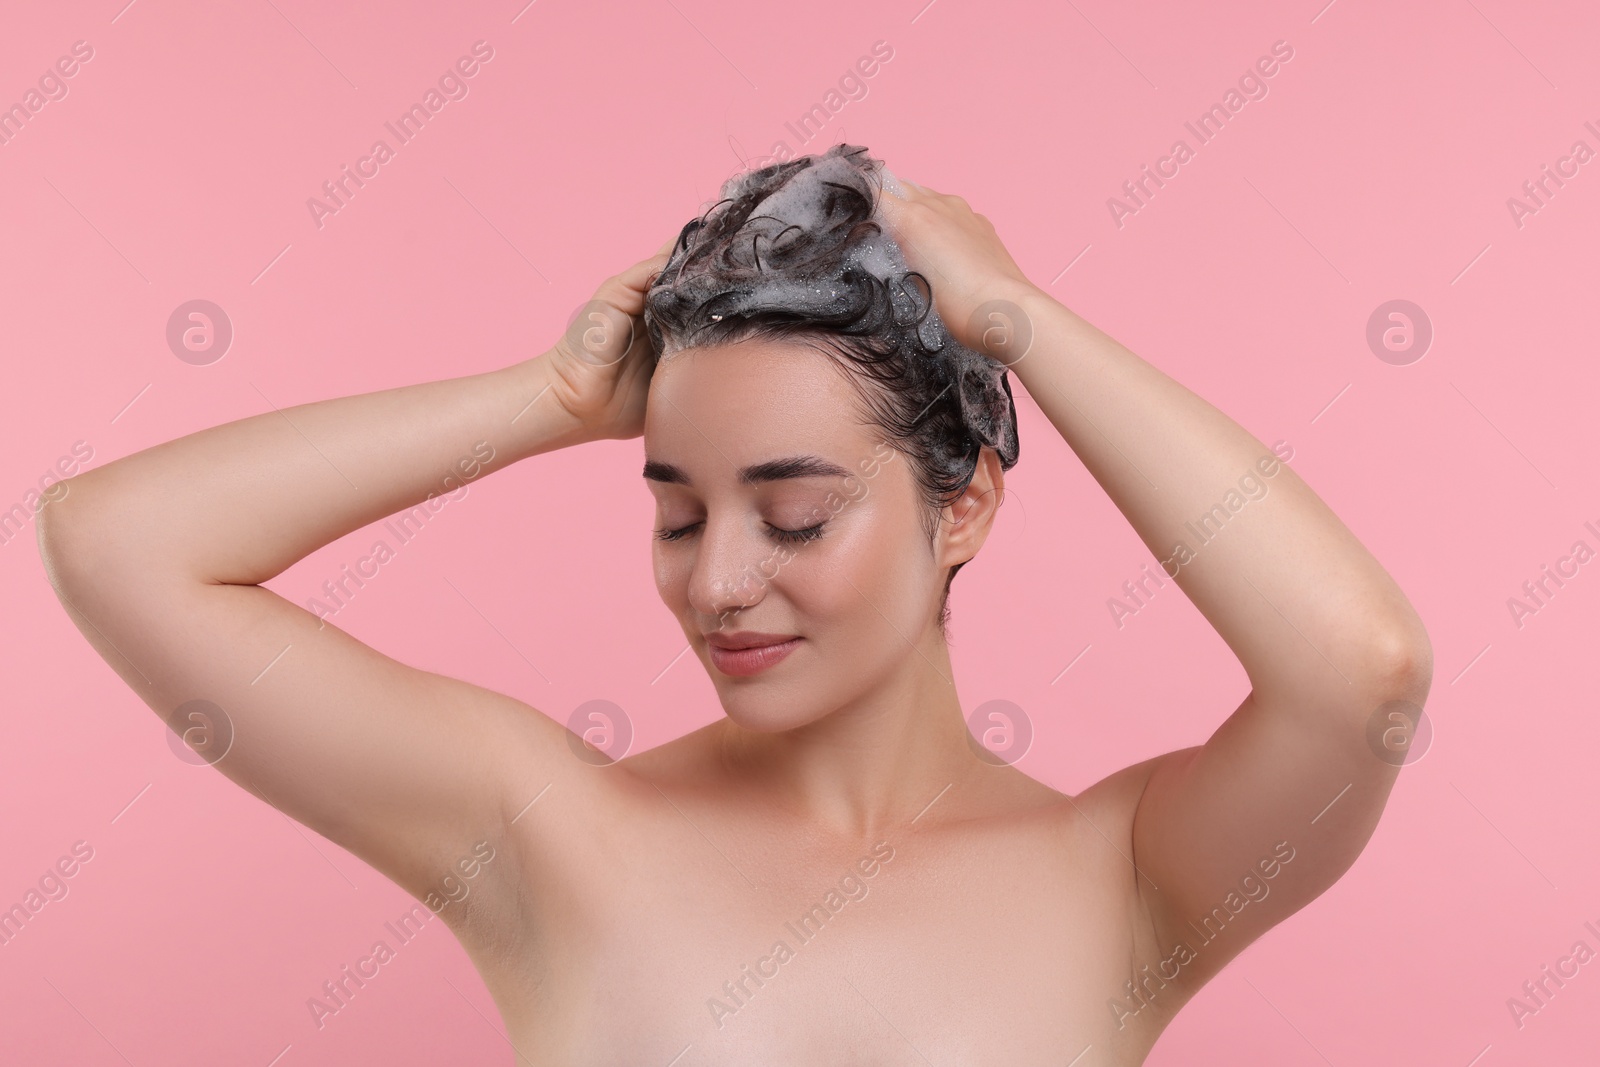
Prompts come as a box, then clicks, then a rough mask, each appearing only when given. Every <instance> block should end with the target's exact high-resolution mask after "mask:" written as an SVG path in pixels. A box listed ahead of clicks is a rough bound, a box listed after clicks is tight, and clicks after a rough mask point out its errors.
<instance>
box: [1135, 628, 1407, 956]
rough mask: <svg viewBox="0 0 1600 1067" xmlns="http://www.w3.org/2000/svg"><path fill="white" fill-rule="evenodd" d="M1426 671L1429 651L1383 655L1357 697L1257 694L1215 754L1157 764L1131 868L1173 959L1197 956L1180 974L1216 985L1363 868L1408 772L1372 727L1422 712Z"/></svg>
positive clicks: (1220, 732) (1142, 804) (1189, 753)
mask: <svg viewBox="0 0 1600 1067" xmlns="http://www.w3.org/2000/svg"><path fill="white" fill-rule="evenodd" d="M1427 660H1428V653H1427V650H1426V647H1425V645H1423V646H1421V647H1420V648H1419V647H1418V646H1416V645H1412V644H1407V643H1405V642H1396V643H1392V644H1390V645H1388V646H1375V650H1374V652H1373V654H1372V656H1371V658H1370V659H1369V660H1368V664H1367V667H1368V669H1367V670H1365V671H1364V672H1362V673H1359V674H1357V675H1354V676H1352V677H1351V679H1350V681H1349V683H1348V684H1343V683H1340V682H1339V681H1338V680H1337V679H1335V680H1334V682H1333V683H1332V684H1331V685H1330V686H1329V687H1327V689H1326V690H1325V691H1321V692H1305V693H1299V694H1293V693H1276V694H1264V693H1262V692H1260V691H1259V690H1258V691H1254V692H1252V693H1251V694H1250V695H1248V696H1247V697H1245V699H1244V701H1243V702H1242V703H1241V704H1240V705H1239V707H1238V708H1237V709H1236V710H1235V711H1234V712H1233V714H1232V715H1230V716H1229V717H1228V719H1227V720H1226V721H1225V722H1224V723H1223V724H1222V725H1221V726H1220V727H1219V728H1218V729H1217V731H1216V732H1215V733H1214V734H1213V735H1212V736H1211V738H1210V739H1209V740H1208V741H1207V742H1206V743H1205V744H1204V745H1201V746H1198V747H1195V748H1188V749H1183V750H1181V751H1177V752H1171V753H1168V754H1167V755H1165V756H1162V757H1160V758H1158V759H1156V760H1154V761H1151V762H1150V764H1149V772H1148V775H1147V776H1145V781H1144V787H1143V790H1142V793H1141V794H1140V796H1139V798H1138V801H1137V804H1136V807H1135V810H1134V817H1133V826H1132V842H1131V844H1132V854H1133V861H1134V863H1135V864H1136V865H1137V867H1138V870H1139V871H1140V872H1142V874H1143V875H1144V876H1145V877H1142V878H1140V880H1139V883H1138V884H1139V888H1140V892H1141V894H1142V896H1143V899H1144V902H1145V905H1146V911H1147V913H1148V915H1149V921H1150V923H1151V926H1152V928H1153V930H1154V933H1155V936H1156V938H1157V943H1158V944H1159V945H1160V946H1162V954H1163V957H1165V956H1167V955H1168V954H1169V953H1172V952H1173V951H1174V949H1176V948H1177V946H1178V945H1179V944H1180V943H1182V944H1185V945H1187V946H1188V948H1189V951H1190V952H1191V953H1192V955H1193V958H1192V959H1191V960H1189V961H1188V965H1187V966H1181V967H1179V970H1180V971H1181V972H1182V973H1184V974H1186V975H1188V976H1189V977H1190V978H1192V979H1197V980H1199V981H1204V980H1205V979H1206V978H1208V977H1210V976H1211V975H1213V974H1215V973H1216V972H1217V971H1218V970H1220V969H1221V967H1222V966H1223V964H1225V963H1227V962H1228V961H1229V960H1230V959H1232V958H1233V957H1235V956H1237V955H1238V954H1239V952H1240V951H1242V950H1243V949H1244V948H1245V946H1246V945H1248V944H1249V943H1250V942H1251V941H1253V940H1255V939H1256V938H1257V937H1260V936H1261V934H1263V933H1265V932H1266V931H1267V930H1268V929H1270V928H1271V927H1272V926H1274V925H1276V924H1277V923H1279V922H1281V921H1283V920H1284V919H1285V918H1287V917H1288V916H1290V915H1291V914H1293V913H1294V912H1296V911H1298V910H1299V909H1300V908H1302V907H1304V906H1305V905H1306V904H1308V903H1310V902H1311V901H1312V900H1313V899H1315V898H1316V897H1317V896H1318V895H1320V894H1321V893H1322V892H1323V891H1324V890H1326V889H1327V888H1328V887H1329V886H1331V885H1332V884H1333V883H1334V882H1335V881H1336V880H1337V879H1338V878H1339V877H1340V876H1341V875H1343V874H1344V872H1345V871H1346V870H1348V869H1349V867H1350V865H1351V864H1353V863H1354V862H1355V859H1356V857H1357V856H1358V855H1359V854H1360V852H1361V850H1362V848H1364V847H1365V845H1366V843H1367V840H1368V839H1369V838H1370V837H1371V835H1372V832H1373V830H1374V829H1375V827H1376V825H1377V822H1378V818H1379V816H1380V815H1381V814H1382V812H1383V807H1384V804H1385V802H1386V801H1387V799H1388V796H1389V791H1390V789H1391V787H1392V786H1393V784H1394V780H1395V777H1396V775H1397V774H1398V772H1399V767H1398V766H1397V765H1396V764H1395V763H1393V762H1390V761H1388V760H1386V759H1384V758H1381V757H1380V756H1379V755H1378V754H1377V753H1376V752H1375V751H1374V750H1373V748H1372V747H1371V746H1370V745H1369V742H1368V722H1369V719H1370V718H1371V716H1372V713H1373V712H1375V711H1376V710H1377V709H1378V708H1380V707H1381V706H1382V705H1383V704H1385V703H1386V702H1388V701H1391V700H1404V701H1408V702H1410V703H1411V704H1413V705H1416V706H1418V707H1420V705H1421V704H1422V702H1423V701H1424V700H1425V699H1426V695H1427V690H1428V685H1429V682H1430V680H1431V666H1429V665H1428V663H1427ZM1181 955H1182V953H1180V956H1181ZM1179 962H1180V963H1181V962H1182V961H1181V960H1180V961H1179Z"/></svg>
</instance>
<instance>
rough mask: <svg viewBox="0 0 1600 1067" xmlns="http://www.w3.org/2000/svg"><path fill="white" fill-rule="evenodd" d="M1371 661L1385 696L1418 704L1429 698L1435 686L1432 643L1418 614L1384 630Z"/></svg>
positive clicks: (1370, 663)
mask: <svg viewBox="0 0 1600 1067" xmlns="http://www.w3.org/2000/svg"><path fill="white" fill-rule="evenodd" d="M1368 662H1369V665H1370V671H1371V677H1372V679H1373V683H1374V685H1375V686H1376V687H1377V688H1378V689H1379V690H1380V692H1381V695H1382V696H1383V698H1384V699H1386V700H1408V701H1411V702H1412V703H1415V704H1418V705H1420V704H1422V702H1423V701H1424V700H1426V699H1427V697H1428V690H1429V689H1430V688H1431V687H1432V685H1433V642H1432V641H1431V640H1429V638H1428V631H1427V629H1426V627H1424V626H1423V625H1422V620H1421V619H1420V618H1418V617H1417V616H1415V615H1412V616H1410V617H1408V618H1406V619H1404V620H1402V621H1401V622H1400V623H1398V624H1394V625H1390V626H1388V627H1385V628H1384V629H1382V630H1381V631H1380V636H1379V637H1378V638H1377V639H1376V640H1375V641H1374V643H1373V650H1372V652H1371V654H1370V658H1369V660H1368Z"/></svg>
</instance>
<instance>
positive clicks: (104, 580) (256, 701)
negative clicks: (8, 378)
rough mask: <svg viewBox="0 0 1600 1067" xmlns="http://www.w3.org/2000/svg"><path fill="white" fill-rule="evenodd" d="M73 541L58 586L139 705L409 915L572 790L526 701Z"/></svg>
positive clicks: (51, 547) (501, 868)
mask: <svg viewBox="0 0 1600 1067" xmlns="http://www.w3.org/2000/svg"><path fill="white" fill-rule="evenodd" d="M46 510H47V511H48V509H46ZM74 536H75V535H74V533H73V531H71V530H68V531H66V532H63V531H61V530H58V529H57V530H51V531H46V530H45V529H44V528H43V527H41V531H40V537H41V545H42V546H44V547H45V552H44V555H45V560H46V564H47V567H48V569H49V571H50V574H51V580H52V584H54V585H55V587H56V589H57V592H58V594H59V595H60V596H61V599H62V602H63V604H64V606H66V607H67V609H68V612H69V614H70V615H71V616H72V618H73V620H74V622H75V623H77V625H78V627H79V628H80V630H82V631H83V633H84V635H85V636H86V637H87V638H88V639H89V640H90V642H91V643H92V644H93V645H94V646H95V648H96V650H97V651H98V652H99V653H100V654H101V655H102V656H103V657H104V658H105V659H106V660H107V662H108V663H110V664H111V665H112V666H113V668H114V669H116V670H117V672H118V673H119V674H120V675H121V676H122V678H123V679H124V680H125V681H127V682H128V684H129V685H130V686H131V687H132V688H133V689H134V691H135V692H136V693H137V694H138V695H139V697H140V698H141V699H142V700H144V701H145V703H146V704H148V705H149V706H150V707H151V708H152V709H153V710H154V711H155V712H156V713H157V714H158V715H159V716H161V718H162V719H163V720H165V721H167V722H168V723H169V725H171V726H172V727H173V728H174V730H175V731H176V732H178V733H180V734H181V733H183V732H184V731H185V730H191V729H192V730H194V731H195V735H194V740H195V741H196V742H204V743H203V744H202V745H201V747H200V748H199V751H200V752H201V753H202V754H203V755H205V757H206V758H207V759H208V760H214V761H215V762H214V766H215V767H216V769H217V770H218V771H220V772H222V773H223V774H224V775H226V776H227V777H228V778H230V779H232V780H233V781H234V782H236V783H238V784H239V785H240V786H242V787H244V788H245V789H247V790H249V791H250V792H252V793H253V794H255V795H257V796H259V797H261V798H262V799H264V800H266V801H267V802H268V803H269V804H271V805H272V806H273V807H275V808H278V809H279V810H281V811H283V812H284V813H285V814H287V815H289V816H291V817H292V818H294V819H296V820H298V821H300V822H301V823H303V824H305V825H306V826H309V827H310V828H312V829H313V830H315V831H317V832H318V833H320V834H322V835H323V836H325V837H327V838H328V839H329V840H332V841H334V842H335V843H337V844H339V845H340V846H342V847H344V848H346V849H348V850H349V851H350V852H352V853H354V854H355V855H357V856H359V857H360V858H361V859H363V860H365V861H366V862H368V863H369V864H371V865H372V866H373V867H375V868H377V869H378V870H379V871H381V872H383V873H384V874H385V875H387V876H388V877H390V878H391V879H393V880H394V881H395V882H396V883H398V884H399V885H400V886H401V887H402V888H404V889H406V890H407V891H408V892H410V893H412V894H413V895H414V896H416V897H417V898H418V899H419V900H426V899H427V896H428V894H430V893H438V892H445V891H446V890H443V889H441V886H447V885H449V884H450V883H446V882H445V881H444V879H446V878H447V877H449V876H450V875H452V874H455V876H456V877H457V878H460V877H461V873H460V871H461V870H466V869H468V868H461V869H460V870H458V864H460V863H462V862H463V861H465V862H467V863H468V864H469V867H470V865H471V862H472V856H473V855H474V845H475V844H476V843H478V842H480V841H485V840H487V841H491V842H496V841H500V840H503V838H504V837H505V835H506V834H507V832H508V829H507V828H508V826H509V824H510V822H511V821H512V820H513V819H514V818H516V816H517V815H518V813H519V810H520V809H522V808H523V806H524V805H526V804H527V802H528V801H529V800H531V799H533V798H534V797H535V796H536V795H537V794H538V793H539V792H540V790H541V789H543V788H544V787H545V786H546V785H549V784H551V783H552V782H554V781H556V780H557V779H560V778H564V777H566V776H569V775H571V774H573V773H574V765H575V764H576V762H577V761H575V760H571V759H569V758H566V757H565V744H564V739H565V736H566V733H567V731H566V730H565V729H564V728H563V727H562V726H560V725H559V724H558V723H555V722H552V721H551V720H550V719H548V718H547V717H545V716H544V715H542V714H540V713H539V712H538V711H536V710H535V709H533V708H531V707H529V706H528V705H526V704H523V703H521V702H520V701H517V700H515V699H512V698H510V697H507V696H504V695H502V694H498V693H494V692H491V691H489V690H486V689H483V688H480V687H478V686H474V685H471V684H469V683H467V682H463V681H459V680H457V679H453V678H448V677H445V676H442V675H438V674H434V673H431V672H428V671H423V670H418V669H416V668H413V667H409V666H407V665H405V664H403V663H400V662H397V661H396V660H393V659H391V658H389V657H388V656H385V655H383V654H382V653H380V652H378V651H376V650H374V649H372V648H370V647H368V646H367V645H365V644H362V643H361V642H360V641H358V640H356V639H355V638H353V637H351V636H350V635H349V634H346V633H344V632H343V631H342V630H339V629H338V628H336V627H334V626H333V625H332V624H331V623H326V622H325V621H321V620H318V619H317V618H316V617H315V616H314V615H312V614H311V613H309V612H307V611H305V610H303V609H301V608H300V607H298V606H296V605H294V604H291V603H290V602H288V601H286V600H284V599H283V598H282V597H280V596H278V595H277V594H276V593H273V592H272V591H270V590H268V589H265V588H262V587H260V586H255V585H226V584H215V583H208V582H200V581H196V580H194V579H192V578H186V577H180V576H176V575H173V574H161V573H152V572H150V571H148V570H146V569H143V568H140V567H139V566H138V565H137V563H136V561H131V560H128V559H126V558H119V557H118V555H117V554H116V553H115V552H111V551H105V550H96V549H92V548H89V547H87V546H84V545H81V544H74ZM192 701H206V702H209V704H210V705H214V706H215V707H216V708H217V709H220V714H214V715H213V718H215V720H216V721H214V722H210V721H206V720H205V719H200V718H187V717H185V713H187V712H189V711H193V710H196V709H200V710H209V709H206V708H205V706H204V705H199V704H190V702H192ZM230 734H231V738H230V736H229V735H230ZM219 757H220V758H219ZM533 822H535V820H528V821H527V822H526V823H524V824H523V825H522V827H520V828H519V829H524V830H525V829H526V827H527V826H528V825H529V824H531V823H533ZM520 852H521V850H520V849H506V850H504V853H509V854H511V855H519V854H520ZM511 862H512V861H511V860H510V859H509V858H508V859H507V860H506V861H503V862H501V863H499V864H496V865H493V867H492V869H493V871H494V873H493V875H491V880H494V881H499V880H500V879H501V878H504V877H506V876H509V875H512V874H513V872H512V871H510V870H507V867H508V865H509V864H510V863H511ZM434 910H438V909H437V908H435V909H434Z"/></svg>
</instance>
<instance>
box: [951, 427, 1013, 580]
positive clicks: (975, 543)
mask: <svg viewBox="0 0 1600 1067" xmlns="http://www.w3.org/2000/svg"><path fill="white" fill-rule="evenodd" d="M1004 496H1005V472H1004V471H1002V470H1001V469H1000V456H999V455H998V454H997V453H996V452H995V450H994V449H992V448H990V447H989V446H987V445H984V446H983V447H982V449H981V450H980V451H979V453H978V465H977V468H976V469H975V470H974V471H973V472H972V481H970V482H968V483H967V488H966V489H965V490H963V491H962V493H961V495H960V496H959V497H957V498H956V499H955V501H954V502H953V503H951V504H950V505H949V506H948V507H946V508H945V509H944V512H943V513H942V514H941V515H940V522H939V549H938V565H939V566H940V567H953V566H955V565H956V564H958V563H965V562H967V561H968V560H970V559H972V557H974V556H976V555H977V554H978V550H979V549H980V548H982V547H983V543H984V541H986V540H987V539H988V537H989V531H990V530H991V529H993V528H994V517H995V513H996V512H997V511H998V510H999V509H1000V501H1001V498H1002V497H1004Z"/></svg>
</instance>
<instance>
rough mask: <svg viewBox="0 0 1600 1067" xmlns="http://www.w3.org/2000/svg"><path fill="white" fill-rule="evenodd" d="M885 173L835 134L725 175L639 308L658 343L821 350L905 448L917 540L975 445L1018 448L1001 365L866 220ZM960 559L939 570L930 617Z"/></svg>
mask: <svg viewBox="0 0 1600 1067" xmlns="http://www.w3.org/2000/svg"><path fill="white" fill-rule="evenodd" d="M891 180H892V179H891ZM884 181H885V179H884V177H883V164H882V162H881V161H880V160H876V159H874V158H872V157H871V156H869V155H867V150H866V149H865V148H862V147H859V146H855V145H847V144H838V145H835V146H834V147H833V148H831V149H829V150H828V151H827V152H825V153H822V154H821V155H814V156H802V157H800V158H798V159H793V160H788V161H785V162H782V163H774V164H772V165H771V166H767V167H762V168H760V169H759V170H753V171H747V172H745V173H742V174H738V175H735V176H734V177H732V178H730V179H728V181H727V182H725V183H724V184H723V187H722V199H721V200H719V201H718V202H717V203H715V204H713V205H712V206H711V207H710V208H709V209H707V211H706V212H705V213H704V214H703V215H701V216H699V217H698V218H694V219H691V220H690V221H689V222H688V223H687V224H686V225H685V226H684V227H683V230H682V232H681V233H680V234H679V235H678V240H677V243H676V244H675V245H674V246H673V249H672V253H671V256H670V257H669V258H668V261H667V264H666V266H665V267H663V268H662V270H661V272H660V273H659V274H658V275H657V276H656V277H655V279H654V280H653V281H652V283H651V285H650V288H649V291H648V292H647V294H646V297H645V310H644V322H645V327H646V329H647V330H648V332H649V335H650V341H651V344H652V346H653V350H654V352H655V353H656V356H657V358H658V359H659V358H662V356H664V355H670V354H671V353H672V352H675V351H677V350H679V349H683V348H690V347H712V346H717V345H727V344H733V343H735V342H738V341H744V340H773V341H788V342H792V343H799V344H804V345H807V346H809V347H812V348H814V349H817V350H819V351H822V352H824V353H825V354H828V355H830V356H832V357H834V359H835V360H836V362H839V363H840V365H841V366H842V367H844V368H845V369H846V370H847V371H851V372H852V373H849V374H847V375H846V378H847V379H848V380H849V381H850V382H851V383H852V384H853V385H854V386H855V387H856V392H857V394H858V396H859V397H860V399H861V401H862V405H863V412H862V413H863V415H864V416H865V417H867V418H868V419H870V420H871V422H872V423H874V424H876V425H877V426H878V427H880V428H881V429H882V431H883V434H884V436H885V438H886V443H887V444H889V445H890V446H891V447H893V448H895V449H896V450H897V451H899V452H901V453H902V454H904V455H905V456H906V457H907V459H908V461H909V462H910V463H911V466H912V474H913V477H914V478H915V480H916V482H917V485H918V487H919V489H920V491H921V495H922V498H923V501H924V503H925V504H926V512H925V515H924V521H923V529H924V531H925V532H926V534H927V536H928V540H929V541H930V542H931V541H932V540H933V538H934V536H935V534H936V533H937V532H938V523H939V518H940V513H941V512H942V510H943V509H944V508H945V507H947V506H949V505H950V504H951V503H952V502H953V500H954V498H955V497H957V496H959V495H960V494H961V493H962V492H963V491H964V490H965V489H966V488H967V486H968V485H969V484H970V483H971V481H972V475H973V473H974V471H975V470H976V469H977V463H978V457H979V454H980V450H981V449H982V447H983V446H985V445H987V446H988V447H990V448H993V449H994V450H995V452H996V454H997V455H998V456H999V459H1000V466H1001V469H1002V470H1010V469H1011V467H1012V466H1014V465H1015V464H1016V462H1017V456H1018V442H1017V413H1016V405H1015V403H1014V402H1013V401H1012V397H1011V384H1010V382H1009V380H1008V378H1007V375H1006V370H1005V367H1004V366H1002V365H1001V364H1000V363H998V362H996V361H994V360H992V359H989V358H988V357H987V356H985V355H983V354H981V353H978V352H974V351H972V350H971V349H969V348H966V347H965V346H963V345H961V344H960V343H959V342H957V341H956V340H955V339H954V338H953V337H951V336H950V334H949V332H948V331H947V330H946V329H945V326H944V323H943V322H942V321H940V319H939V316H938V313H937V312H936V311H935V310H934V307H933V289H932V286H931V284H930V283H929V282H928V280H927V279H926V278H925V277H923V276H922V275H921V274H919V273H917V272H915V271H911V270H908V269H907V266H906V262H905V257H904V254H903V253H902V252H901V250H900V248H899V246H898V245H897V244H896V242H895V241H894V239H893V238H892V237H891V236H890V235H889V233H888V232H887V231H886V230H885V228H884V227H883V226H882V225H881V224H880V222H879V221H878V218H877V216H876V215H875V212H876V206H877V198H878V197H879V196H881V195H883V185H884ZM964 565H965V564H960V563H958V564H956V565H955V566H953V567H952V568H951V569H950V575H949V578H948V579H947V580H946V582H945V588H944V596H943V599H942V600H941V602H940V615H939V626H940V629H941V631H943V630H944V627H945V623H946V621H947V620H948V618H949V608H948V600H949V595H950V582H951V581H953V580H954V579H955V575H956V572H957V571H959V570H960V569H961V568H962V566H964Z"/></svg>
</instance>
